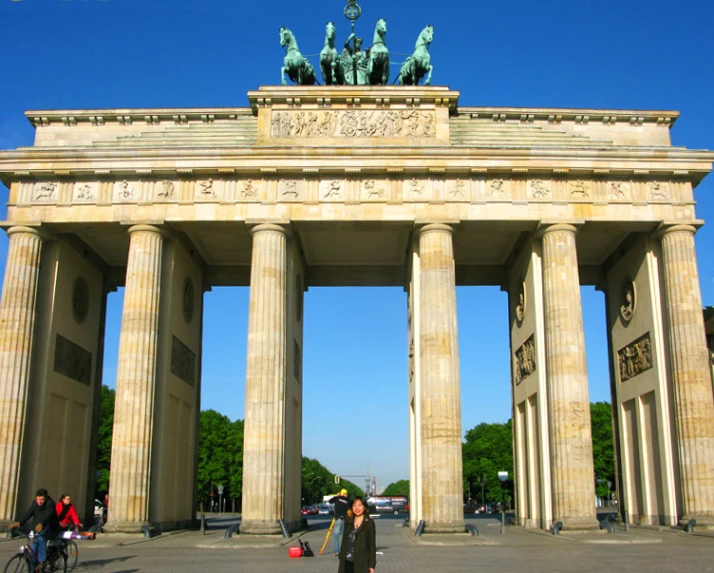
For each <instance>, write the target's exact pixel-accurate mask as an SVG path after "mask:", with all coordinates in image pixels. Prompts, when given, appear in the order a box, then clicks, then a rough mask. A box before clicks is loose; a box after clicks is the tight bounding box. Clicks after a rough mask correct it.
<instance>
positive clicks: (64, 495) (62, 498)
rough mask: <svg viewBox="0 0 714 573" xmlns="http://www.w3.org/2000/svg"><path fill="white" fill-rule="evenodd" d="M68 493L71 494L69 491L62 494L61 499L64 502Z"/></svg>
mask: <svg viewBox="0 0 714 573" xmlns="http://www.w3.org/2000/svg"><path fill="white" fill-rule="evenodd" d="M68 495H69V494H68V493H63V494H62V495H61V496H60V501H61V502H63V503H64V498H65V497H67V496H68Z"/></svg>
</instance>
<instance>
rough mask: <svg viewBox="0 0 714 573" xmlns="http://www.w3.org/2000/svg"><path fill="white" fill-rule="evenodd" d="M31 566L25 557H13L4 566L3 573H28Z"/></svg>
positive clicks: (19, 555)
mask: <svg viewBox="0 0 714 573" xmlns="http://www.w3.org/2000/svg"><path fill="white" fill-rule="evenodd" d="M31 571H32V566H31V565H30V560H29V559H28V558H27V556H25V555H21V554H18V555H15V556H13V557H12V559H10V561H8V562H7V565H5V573H30V572H31Z"/></svg>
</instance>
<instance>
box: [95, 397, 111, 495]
mask: <svg viewBox="0 0 714 573" xmlns="http://www.w3.org/2000/svg"><path fill="white" fill-rule="evenodd" d="M115 395H116V392H115V391H114V390H112V389H111V388H109V386H105V385H102V389H101V397H100V401H99V436H98V440H97V484H96V488H95V489H96V491H95V492H94V494H95V497H99V496H100V495H101V494H105V493H107V492H108V491H109V467H110V465H111V461H112V435H113V432H114V397H115ZM100 499H101V498H100Z"/></svg>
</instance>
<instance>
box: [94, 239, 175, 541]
mask: <svg viewBox="0 0 714 573" xmlns="http://www.w3.org/2000/svg"><path fill="white" fill-rule="evenodd" d="M129 235H130V244H129V260H128V262H127V269H126V286H125V289H124V308H123V311H122V322H121V333H120V335H119V362H118V365H117V387H116V398H115V405H114V437H113V441H112V461H111V476H110V483H111V491H110V496H111V499H110V506H109V512H108V513H109V521H108V523H107V526H106V528H105V529H107V530H108V531H140V530H141V527H142V526H143V525H148V524H149V484H150V477H151V440H152V433H153V428H154V388H155V384H156V345H157V338H158V323H159V291H160V285H161V259H162V252H163V242H164V236H165V231H163V230H161V229H159V228H157V227H153V226H150V225H135V226H133V227H131V228H130V229H129Z"/></svg>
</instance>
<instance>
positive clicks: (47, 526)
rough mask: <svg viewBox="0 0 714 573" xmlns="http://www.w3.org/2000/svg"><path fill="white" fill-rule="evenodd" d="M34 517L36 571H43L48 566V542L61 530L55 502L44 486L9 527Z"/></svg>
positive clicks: (11, 527)
mask: <svg viewBox="0 0 714 573" xmlns="http://www.w3.org/2000/svg"><path fill="white" fill-rule="evenodd" d="M30 518H32V528H33V530H34V531H35V537H34V539H33V540H32V550H33V551H34V552H35V554H36V555H37V561H38V562H39V563H38V564H37V567H35V573H42V572H43V571H44V570H45V567H46V566H47V542H48V541H49V540H50V539H54V538H55V537H56V535H57V533H58V531H59V520H58V519H57V512H56V511H55V502H54V501H53V499H52V498H51V497H50V496H49V494H48V493H47V490H46V489H45V488H43V487H41V488H40V489H38V490H37V491H36V492H35V500H34V501H33V502H32V503H31V504H30V507H29V509H28V510H27V511H26V512H25V513H23V514H22V515H21V516H20V517H18V518H17V521H16V522H14V523H11V524H10V527H9V529H17V528H18V527H20V526H21V525H22V524H23V523H25V522H26V521H27V520H28V519H30Z"/></svg>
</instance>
